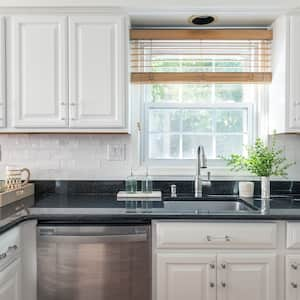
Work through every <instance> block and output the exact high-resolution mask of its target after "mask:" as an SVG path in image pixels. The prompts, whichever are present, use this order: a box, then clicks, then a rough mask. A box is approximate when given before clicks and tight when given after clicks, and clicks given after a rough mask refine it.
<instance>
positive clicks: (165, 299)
mask: <svg viewBox="0 0 300 300" xmlns="http://www.w3.org/2000/svg"><path fill="white" fill-rule="evenodd" d="M155 283H156V285H155V291H156V298H155V299H156V300H183V299H188V300H216V256H215V255H201V254H193V253H183V252H181V253H166V252H164V253H157V254H156V276H155Z"/></svg>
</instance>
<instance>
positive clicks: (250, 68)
mask: <svg viewBox="0 0 300 300" xmlns="http://www.w3.org/2000/svg"><path fill="white" fill-rule="evenodd" d="M271 46H272V31H271V30H240V29H239V30H173V29H171V30H131V72H132V73H131V81H132V82H133V83H141V84H144V83H205V82H206V83H207V82H212V83H267V82H271V80H272V70H271V50H272V49H271Z"/></svg>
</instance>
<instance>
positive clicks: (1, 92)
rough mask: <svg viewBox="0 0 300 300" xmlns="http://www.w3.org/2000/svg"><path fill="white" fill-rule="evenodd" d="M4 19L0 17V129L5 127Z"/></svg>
mask: <svg viewBox="0 0 300 300" xmlns="http://www.w3.org/2000/svg"><path fill="white" fill-rule="evenodd" d="M5 49H6V46H5V18H4V17H0V127H5V126H6V88H5V87H6V64H5V61H6V57H5V56H6V54H5Z"/></svg>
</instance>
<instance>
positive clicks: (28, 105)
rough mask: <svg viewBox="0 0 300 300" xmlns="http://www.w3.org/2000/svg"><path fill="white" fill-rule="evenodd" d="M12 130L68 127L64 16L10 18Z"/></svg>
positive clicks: (65, 25) (65, 20)
mask: <svg viewBox="0 0 300 300" xmlns="http://www.w3.org/2000/svg"><path fill="white" fill-rule="evenodd" d="M11 34H12V37H11V43H12V57H11V64H12V82H11V94H12V101H13V103H12V111H13V120H12V124H13V127H17V128H18V127H21V128H32V127H33V128H52V127H54V128H57V127H58V128H59V127H62V128H64V127H66V126H67V125H68V87H67V60H66V57H67V54H66V51H67V17H64V16H47V15H44V16H32V15H31V16H15V17H12V19H11Z"/></svg>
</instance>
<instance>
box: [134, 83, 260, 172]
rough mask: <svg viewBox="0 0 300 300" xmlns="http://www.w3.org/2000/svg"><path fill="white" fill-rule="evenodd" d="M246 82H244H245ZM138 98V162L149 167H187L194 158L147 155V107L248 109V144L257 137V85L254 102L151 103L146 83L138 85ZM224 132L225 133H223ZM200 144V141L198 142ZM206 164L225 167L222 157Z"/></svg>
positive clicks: (191, 163) (258, 92)
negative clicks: (139, 134)
mask: <svg viewBox="0 0 300 300" xmlns="http://www.w3.org/2000/svg"><path fill="white" fill-rule="evenodd" d="M245 84H246V83H245ZM138 88H139V93H138V94H139V98H140V105H141V109H140V123H141V124H142V126H141V137H140V147H139V151H140V155H139V156H140V163H141V165H147V166H149V167H155V168H157V167H163V168H166V167H167V168H168V167H171V166H172V167H179V168H181V167H185V168H186V167H187V168H191V167H193V166H194V161H195V159H194V158H191V159H188V158H186V159H180V158H179V159H172V158H170V159H168V158H166V159H151V158H150V157H149V113H148V112H149V109H150V108H158V109H159V108H162V109H163V108H170V109H173V108H174V109H180V108H181V109H184V108H187V109H188V108H191V109H205V108H206V109H218V108H220V109H222V108H225V109H230V108H232V109H239V108H240V109H247V111H248V120H247V126H248V144H251V143H253V142H254V141H255V139H256V138H257V137H258V127H259V126H258V124H259V115H258V111H259V109H258V108H259V99H260V98H261V96H262V92H263V91H262V90H260V88H259V87H258V86H257V87H256V96H255V99H256V100H255V102H254V103H249V102H248V103H247V102H245V103H210V104H203V103H199V104H196V103H175V102H170V103H167V104H161V103H159V104H158V103H157V104H155V103H151V102H149V101H147V97H148V96H149V91H147V90H149V86H148V85H140V86H139V87H138ZM224 134H226V133H224ZM199 144H200V143H199ZM208 165H209V166H210V167H226V163H225V162H224V160H222V159H218V158H215V159H208Z"/></svg>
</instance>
